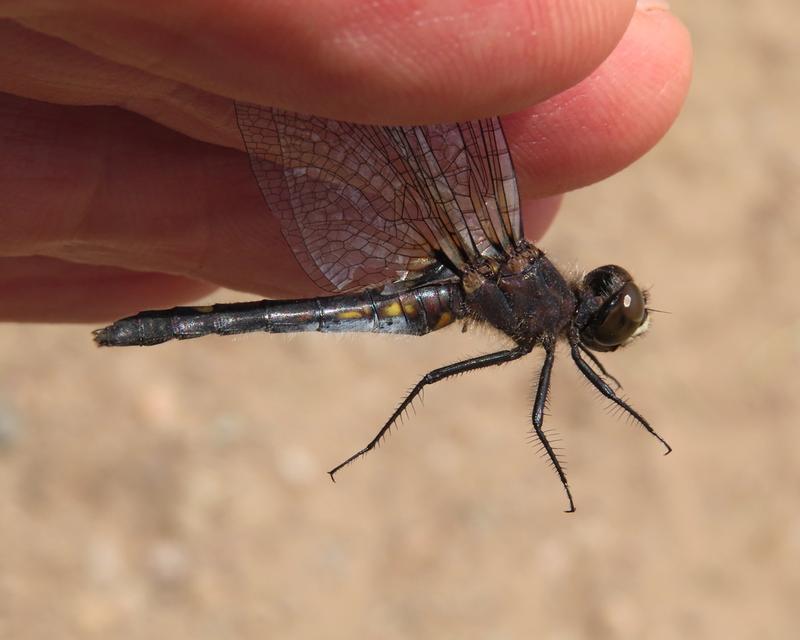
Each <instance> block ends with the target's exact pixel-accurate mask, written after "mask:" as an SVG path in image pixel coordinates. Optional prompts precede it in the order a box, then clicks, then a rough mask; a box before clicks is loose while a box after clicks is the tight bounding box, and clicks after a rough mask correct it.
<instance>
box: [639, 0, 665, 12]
mask: <svg viewBox="0 0 800 640" xmlns="http://www.w3.org/2000/svg"><path fill="white" fill-rule="evenodd" d="M636 8H637V9H638V10H639V11H652V10H653V9H661V10H662V11H669V2H667V0H636Z"/></svg>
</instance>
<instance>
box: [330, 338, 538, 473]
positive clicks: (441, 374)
mask: <svg viewBox="0 0 800 640" xmlns="http://www.w3.org/2000/svg"><path fill="white" fill-rule="evenodd" d="M531 348H532V347H530V346H521V345H520V346H517V347H514V348H513V349H506V350H503V351H497V352H495V353H488V354H486V355H483V356H477V357H475V358H470V359H468V360H462V361H461V362H455V363H453V364H448V365H447V366H444V367H440V368H439V369H434V370H433V371H431V372H429V373H426V374H425V375H424V376H423V377H422V379H421V380H420V381H419V382H417V384H416V385H414V388H413V389H411V391H410V392H409V393H408V395H407V396H406V397H405V399H404V400H403V401H402V402H401V403H400V406H398V407H397V409H395V412H394V413H393V414H392V415H391V417H390V418H389V419H388V420H387V421H386V423H385V424H384V425H383V426H382V427H381V429H380V431H378V433H377V434H376V435H375V437H374V438H373V439H372V440H370V442H369V444H367V446H365V447H364V448H363V449H361V450H359V451H357V452H356V453H354V454H353V455H352V456H350V457H349V458H347V460H345V461H344V462H342V463H341V464H338V465H336V466H335V467H334V468H333V469H331V470H330V471H328V474H329V475H330V477H331V480H334V481H335V477H334V476H335V475H336V473H337V472H338V471H340V470H341V469H342V468H343V467H346V466H347V465H348V464H350V463H351V462H353V461H354V460H356V459H358V458H360V457H361V456H363V455H365V454H367V453H369V452H370V451H372V449H374V448H375V446H376V445H377V444H378V443H379V442H380V441H381V439H382V438H383V436H384V435H386V432H387V431H389V429H391V428H392V425H394V424H395V422H397V419H398V418H399V417H400V416H401V415H402V413H403V412H404V411H405V410H406V409H407V408H408V407H409V405H410V404H411V403H412V402H413V401H414V399H415V398H416V397H417V396H418V395H419V394H420V392H421V391H422V390H423V389H424V388H425V387H426V386H427V385H429V384H433V383H434V382H439V381H440V380H444V379H445V378H449V377H451V376H454V375H458V374H459V373H466V372H467V371H473V370H475V369H483V368H484V367H492V366H494V365H498V364H503V363H505V362H511V361H512V360H516V359H517V358H521V357H522V356H524V355H525V354H527V353H530V351H531Z"/></svg>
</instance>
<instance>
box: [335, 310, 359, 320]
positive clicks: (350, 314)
mask: <svg viewBox="0 0 800 640" xmlns="http://www.w3.org/2000/svg"><path fill="white" fill-rule="evenodd" d="M336 317H337V318H339V320H358V319H359V318H363V317H364V314H363V313H362V312H361V311H359V310H358V309H350V310H349V311H340V312H339V313H337V314H336Z"/></svg>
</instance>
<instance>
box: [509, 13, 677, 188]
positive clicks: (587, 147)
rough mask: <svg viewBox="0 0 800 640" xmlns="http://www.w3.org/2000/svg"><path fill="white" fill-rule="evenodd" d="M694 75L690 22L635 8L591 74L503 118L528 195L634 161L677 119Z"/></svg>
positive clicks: (582, 181)
mask: <svg viewBox="0 0 800 640" xmlns="http://www.w3.org/2000/svg"><path fill="white" fill-rule="evenodd" d="M690 80H691V42H690V39H689V35H688V32H687V31H686V29H685V27H684V26H683V25H682V24H681V23H680V22H679V21H678V20H677V19H676V18H675V17H674V16H673V15H672V14H670V13H668V12H666V11H663V10H653V11H637V12H636V14H635V16H634V18H633V20H632V21H631V24H630V27H629V28H628V31H627V32H626V33H625V36H624V37H623V38H622V40H621V41H620V43H619V45H618V46H617V48H616V49H615V50H614V52H613V53H612V54H611V55H610V56H609V58H608V59H607V60H606V61H605V62H604V63H603V64H602V65H601V66H600V67H599V68H598V69H597V70H596V71H595V72H594V73H593V74H592V75H591V76H590V77H589V78H587V79H585V80H583V81H582V82H580V83H578V84H577V85H576V86H574V87H572V88H570V89H567V90H566V91H564V92H562V93H560V94H559V95H557V96H554V97H553V98H550V99H549V100H546V101H544V102H542V103H540V104H537V105H535V106H533V107H530V108H528V109H524V110H522V111H520V112H518V113H515V114H513V115H511V116H508V117H506V118H504V119H503V126H504V129H505V131H506V135H507V136H508V137H509V139H510V140H511V141H512V142H511V150H512V154H513V157H514V164H515V167H516V168H517V174H518V179H519V180H520V182H521V183H522V184H523V185H525V186H526V189H525V190H526V193H528V194H529V195H530V196H536V197H541V196H546V195H550V194H555V193H562V192H565V191H569V190H572V189H576V188H578V187H582V186H585V185H587V184H591V183H593V182H597V181H599V180H602V179H603V178H606V177H608V176H610V175H612V174H614V173H616V172H617V171H619V170H621V169H623V168H624V167H626V166H627V165H629V164H630V163H631V162H633V161H634V160H636V159H637V158H639V157H640V156H641V155H642V154H644V153H645V152H646V151H648V150H649V149H650V148H651V147H652V146H653V145H654V144H655V143H656V142H657V141H658V140H659V139H660V138H661V137H662V136H663V135H664V134H665V133H666V131H667V129H669V127H670V125H671V124H672V122H673V121H674V120H675V118H677V116H678V113H679V112H680V109H681V106H682V105H683V102H684V99H685V98H686V94H687V92H688V90H689V83H690Z"/></svg>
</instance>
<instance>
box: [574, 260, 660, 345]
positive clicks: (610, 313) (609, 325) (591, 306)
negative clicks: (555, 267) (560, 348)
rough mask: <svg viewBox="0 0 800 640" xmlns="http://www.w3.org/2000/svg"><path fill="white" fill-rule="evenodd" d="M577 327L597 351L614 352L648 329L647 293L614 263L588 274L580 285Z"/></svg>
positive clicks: (581, 339)
mask: <svg viewBox="0 0 800 640" xmlns="http://www.w3.org/2000/svg"><path fill="white" fill-rule="evenodd" d="M576 294H577V297H578V309H577V313H576V318H575V328H576V329H577V330H578V334H579V337H580V341H581V343H582V344H583V345H584V346H586V347H588V348H589V349H592V350H594V351H615V350H616V349H618V348H619V347H621V346H624V345H626V344H627V343H629V342H630V341H631V340H633V339H634V338H635V337H637V336H639V335H641V334H643V333H644V332H645V331H647V327H648V325H649V323H650V319H649V317H648V313H647V293H646V292H644V291H642V290H641V289H640V288H639V287H638V286H637V285H636V283H635V282H634V281H633V277H632V276H631V274H630V273H628V272H627V271H626V270H625V269H623V268H622V267H618V266H617V265H614V264H609V265H605V266H603V267H598V268H597V269H594V270H593V271H590V272H589V273H587V274H586V275H585V276H584V277H583V280H581V281H580V283H579V284H578V287H577V292H576Z"/></svg>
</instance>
